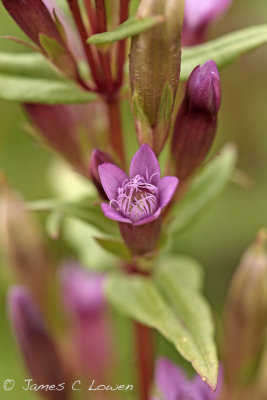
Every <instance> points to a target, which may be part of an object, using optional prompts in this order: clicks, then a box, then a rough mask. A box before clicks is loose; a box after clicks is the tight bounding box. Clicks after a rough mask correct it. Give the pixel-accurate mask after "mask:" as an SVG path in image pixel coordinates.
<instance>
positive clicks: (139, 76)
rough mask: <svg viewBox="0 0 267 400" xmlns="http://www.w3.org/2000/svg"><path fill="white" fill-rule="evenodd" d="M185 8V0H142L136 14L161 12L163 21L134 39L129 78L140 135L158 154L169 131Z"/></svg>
mask: <svg viewBox="0 0 267 400" xmlns="http://www.w3.org/2000/svg"><path fill="white" fill-rule="evenodd" d="M183 8H184V1H183V0H142V1H141V2H140V5H139V9H138V14H137V16H139V17H140V18H147V17H150V16H153V15H155V14H158V15H162V16H163V17H164V22H163V23H161V24H159V25H157V26H156V27H154V28H152V29H150V30H148V31H146V32H143V33H141V34H140V35H137V36H135V37H133V39H132V45H131V51H130V79H131V92H132V104H133V112H134V116H135V122H136V129H137V136H138V140H139V143H140V144H143V143H148V144H149V145H150V146H151V147H152V148H153V150H154V152H155V153H156V155H158V154H159V153H160V151H161V150H162V148H163V146H164V143H165V141H166V138H167V136H168V133H169V128H170V123H171V114H172V110H173V104H174V99H175V95H176V91H177V87H178V82H179V74H180V63H181V54H180V48H181V29H182V20H183Z"/></svg>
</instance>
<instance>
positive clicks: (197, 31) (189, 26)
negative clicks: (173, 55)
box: [183, 0, 233, 46]
mask: <svg viewBox="0 0 267 400" xmlns="http://www.w3.org/2000/svg"><path fill="white" fill-rule="evenodd" d="M232 1H233V0H186V1H185V14H184V26H183V45H184V46H192V45H195V44H199V43H201V42H203V41H204V38H205V34H206V31H207V29H208V27H209V26H210V25H211V23H212V22H213V21H215V20H216V19H217V18H219V17H220V16H221V15H222V14H223V13H224V12H225V11H226V10H227V8H228V7H229V6H230V4H231V3H232Z"/></svg>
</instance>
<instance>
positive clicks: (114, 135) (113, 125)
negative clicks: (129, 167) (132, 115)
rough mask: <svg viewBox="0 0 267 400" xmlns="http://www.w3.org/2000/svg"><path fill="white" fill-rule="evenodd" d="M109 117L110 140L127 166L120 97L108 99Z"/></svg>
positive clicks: (123, 163)
mask: <svg viewBox="0 0 267 400" xmlns="http://www.w3.org/2000/svg"><path fill="white" fill-rule="evenodd" d="M106 102H107V106H108V117H109V134H110V142H111V145H112V147H113V150H114V152H115V153H116V154H117V156H118V157H119V159H120V161H121V164H122V166H123V167H125V157H124V147H123V136H122V127H121V118H120V103H119V100H118V98H117V97H116V98H108V99H107V100H106Z"/></svg>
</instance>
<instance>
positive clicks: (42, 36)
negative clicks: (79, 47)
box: [2, 0, 79, 79]
mask: <svg viewBox="0 0 267 400" xmlns="http://www.w3.org/2000/svg"><path fill="white" fill-rule="evenodd" d="M2 3H3V5H4V7H5V8H6V10H7V11H8V13H9V14H10V15H11V17H12V18H13V19H14V20H15V21H16V23H17V24H18V25H19V27H20V28H21V29H22V30H23V31H24V32H25V34H26V35H27V36H28V37H29V38H30V39H31V40H32V41H33V42H34V43H35V44H36V45H37V46H38V48H39V49H40V51H42V52H43V53H44V54H45V56H46V57H48V58H49V59H50V61H51V62H52V63H53V64H54V65H55V66H56V67H57V68H58V69H60V70H61V71H62V72H63V73H64V74H65V75H66V76H68V77H69V78H71V79H78V76H79V73H78V68H77V65H76V62H75V60H74V58H73V55H72V54H71V52H70V50H69V48H68V45H67V42H66V40H65V33H64V34H63V35H62V32H60V29H58V26H57V24H56V22H55V20H54V15H53V13H50V12H49V10H48V8H47V6H46V4H45V2H43V1H42V0H23V1H20V0H2ZM49 8H51V1H50V2H49ZM57 23H59V21H58V22H57ZM62 29H63V27H62ZM63 30H64V29H63Z"/></svg>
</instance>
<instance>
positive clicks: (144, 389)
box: [135, 322, 154, 400]
mask: <svg viewBox="0 0 267 400" xmlns="http://www.w3.org/2000/svg"><path fill="white" fill-rule="evenodd" d="M135 338H136V348H137V356H138V371H139V384H140V399H142V400H148V399H149V392H150V384H151V381H152V378H153V362H154V346H153V333H152V330H151V329H150V328H148V327H146V326H144V325H141V324H139V323H138V322H135Z"/></svg>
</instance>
